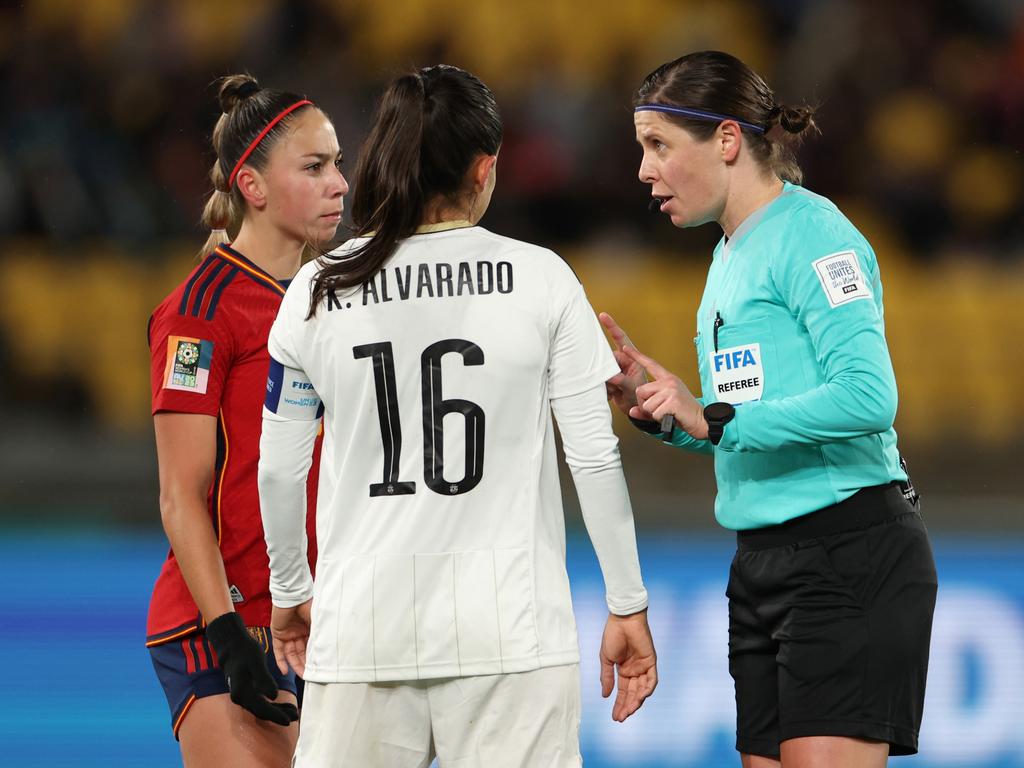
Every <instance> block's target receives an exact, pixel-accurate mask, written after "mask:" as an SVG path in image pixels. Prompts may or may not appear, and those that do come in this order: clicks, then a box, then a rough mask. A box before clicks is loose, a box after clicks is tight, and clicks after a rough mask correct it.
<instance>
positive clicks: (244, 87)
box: [236, 80, 260, 99]
mask: <svg viewBox="0 0 1024 768" xmlns="http://www.w3.org/2000/svg"><path fill="white" fill-rule="evenodd" d="M259 90H260V84H259V83H257V82H256V81H255V80H248V81H246V82H244V83H242V84H241V85H240V86H238V90H237V91H236V93H237V94H238V98H239V99H247V98H249V97H250V96H252V95H253V94H254V93H256V92H258V91H259Z"/></svg>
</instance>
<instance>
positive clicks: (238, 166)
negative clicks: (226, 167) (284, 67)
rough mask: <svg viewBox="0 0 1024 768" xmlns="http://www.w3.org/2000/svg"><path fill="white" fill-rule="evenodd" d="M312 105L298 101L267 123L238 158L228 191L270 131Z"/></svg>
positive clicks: (229, 181)
mask: <svg viewBox="0 0 1024 768" xmlns="http://www.w3.org/2000/svg"><path fill="white" fill-rule="evenodd" d="M312 103H313V102H312V101H310V100H309V99H303V100H302V101H296V102H295V103H294V104H292V105H291V106H290V107H287V108H286V109H284V110H282V112H281V114H279V115H278V116H277V117H275V118H274V119H273V120H271V121H270V122H269V123H267V127H266V128H264V129H263V130H262V131H260V134H259V136H257V137H256V138H255V139H253V140H252V141H251V142H250V143H249V146H248V147H246V148H245V152H243V153H242V156H241V157H240V158H238V162H237V163H235V169H234V170H233V171H231V175H230V176H228V189H231V188H232V187H233V186H234V185H235V177H236V176H237V175H238V172H239V171H240V170H241V169H242V165H243V164H244V163H245V161H246V160H248V159H249V155H251V154H252V151H253V150H254V149H256V147H257V146H259V143H260V142H261V141H263V138H264V137H265V136H266V135H267V134H268V133H270V130H271V129H272V128H273V127H274V126H275V125H277V124H278V123H279V122H281V121H282V120H283V119H284V118H285V117H286V116H287V115H289V114H290V113H292V112H294V111H295V110H296V109H298V108H299V107H303V106H305V105H306V104H312Z"/></svg>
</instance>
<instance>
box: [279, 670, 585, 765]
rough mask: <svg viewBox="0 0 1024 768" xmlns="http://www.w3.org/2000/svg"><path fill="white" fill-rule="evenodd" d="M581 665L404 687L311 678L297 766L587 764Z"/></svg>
mask: <svg viewBox="0 0 1024 768" xmlns="http://www.w3.org/2000/svg"><path fill="white" fill-rule="evenodd" d="M579 742H580V670H579V664H569V665H565V666H560V667H545V668H543V669H537V670H534V671H532V672H519V673H517V674H510V675H481V676H479V677H446V678H440V679H437V680H416V681H409V682H394V683H311V682H308V681H307V682H306V690H305V695H304V698H303V705H302V720H301V722H300V726H299V744H298V746H297V747H296V749H295V759H294V760H293V761H292V765H293V766H294V767H295V768H349V767H350V766H351V767H352V768H355V767H356V766H358V768H426V766H429V765H430V763H431V761H432V760H433V759H434V757H435V755H436V756H437V758H438V762H439V763H440V768H570V767H571V768H578V767H579V766H581V765H582V764H583V761H582V758H581V757H580V747H579Z"/></svg>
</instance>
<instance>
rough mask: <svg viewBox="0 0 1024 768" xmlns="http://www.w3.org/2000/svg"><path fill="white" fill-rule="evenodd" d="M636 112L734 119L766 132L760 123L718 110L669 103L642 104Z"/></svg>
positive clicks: (758, 131) (745, 126)
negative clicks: (718, 111) (706, 110)
mask: <svg viewBox="0 0 1024 768" xmlns="http://www.w3.org/2000/svg"><path fill="white" fill-rule="evenodd" d="M633 111H634V112H669V113H671V114H674V115H685V116H686V117H693V118H696V119H697V120H710V121H712V122H716V123H720V122H722V121H723V120H733V121H734V122H737V123H739V124H740V125H741V126H742V127H744V128H749V129H750V130H752V131H754V132H755V133H764V128H763V127H762V126H760V125H754V124H753V123H748V122H745V121H743V120H740V119H738V118H735V117H729V115H720V114H718V113H717V112H705V111H704V110H702V109H691V108H690V107H674V106H671V105H669V104H641V105H640V106H639V107H636V108H635V109H634V110H633Z"/></svg>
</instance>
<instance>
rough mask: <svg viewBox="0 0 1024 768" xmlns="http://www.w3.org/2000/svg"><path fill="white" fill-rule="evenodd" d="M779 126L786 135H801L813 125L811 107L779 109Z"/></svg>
mask: <svg viewBox="0 0 1024 768" xmlns="http://www.w3.org/2000/svg"><path fill="white" fill-rule="evenodd" d="M779 125H781V126H782V129H783V130H784V131H786V133H803V132H804V131H806V130H807V129H808V128H813V127H816V126H815V125H814V109H812V108H811V107H781V108H780V112H779Z"/></svg>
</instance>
